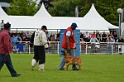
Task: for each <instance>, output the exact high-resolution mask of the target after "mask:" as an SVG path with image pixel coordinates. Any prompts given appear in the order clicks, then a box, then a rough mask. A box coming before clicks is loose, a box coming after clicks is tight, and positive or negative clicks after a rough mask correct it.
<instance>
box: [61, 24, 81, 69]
mask: <svg viewBox="0 0 124 82" xmlns="http://www.w3.org/2000/svg"><path fill="white" fill-rule="evenodd" d="M76 27H78V26H77V24H76V23H72V24H71V26H70V27H68V28H67V29H66V30H65V32H64V38H63V41H62V48H63V49H65V50H69V53H70V55H71V56H75V53H74V52H75V48H76V45H75V39H74V30H75V29H76ZM64 65H65V59H64V57H62V60H61V63H60V67H59V70H64ZM72 69H73V70H79V69H78V68H77V67H76V65H75V64H73V65H72Z"/></svg>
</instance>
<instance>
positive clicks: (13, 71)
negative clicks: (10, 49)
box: [6, 55, 17, 76]
mask: <svg viewBox="0 0 124 82" xmlns="http://www.w3.org/2000/svg"><path fill="white" fill-rule="evenodd" d="M6 66H7V68H8V69H9V71H10V73H11V75H12V76H16V75H17V73H16V71H15V70H14V68H13V65H12V60H11V57H10V55H8V61H7V62H6Z"/></svg>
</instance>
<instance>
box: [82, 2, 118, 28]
mask: <svg viewBox="0 0 124 82" xmlns="http://www.w3.org/2000/svg"><path fill="white" fill-rule="evenodd" d="M82 25H84V28H85V29H87V30H90V29H92V30H108V29H117V28H118V27H117V26H114V25H112V24H110V23H109V22H107V21H106V20H105V19H104V18H103V17H102V16H100V14H99V13H98V12H97V10H96V9H95V7H94V4H92V7H91V8H90V10H89V12H88V13H87V14H86V15H85V16H84V17H83V21H82Z"/></svg>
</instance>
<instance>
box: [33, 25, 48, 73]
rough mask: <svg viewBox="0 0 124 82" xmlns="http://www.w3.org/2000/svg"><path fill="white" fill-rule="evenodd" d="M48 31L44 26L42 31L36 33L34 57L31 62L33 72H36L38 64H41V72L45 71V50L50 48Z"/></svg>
mask: <svg viewBox="0 0 124 82" xmlns="http://www.w3.org/2000/svg"><path fill="white" fill-rule="evenodd" d="M46 31H47V27H46V26H45V25H43V26H42V27H41V29H39V30H37V31H36V32H35V33H34V41H33V43H34V57H33V59H32V61H31V65H32V70H34V67H35V65H36V63H37V62H39V71H44V65H45V58H46V57H45V48H48V42H47V37H46Z"/></svg>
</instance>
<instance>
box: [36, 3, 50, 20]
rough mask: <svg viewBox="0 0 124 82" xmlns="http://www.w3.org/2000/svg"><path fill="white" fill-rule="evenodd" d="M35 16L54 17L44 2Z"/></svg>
mask: <svg viewBox="0 0 124 82" xmlns="http://www.w3.org/2000/svg"><path fill="white" fill-rule="evenodd" d="M34 17H40V18H42V17H52V16H51V15H50V14H49V13H48V12H47V10H46V8H45V6H44V4H43V3H42V6H41V8H40V9H39V11H38V12H37V13H36V14H35V15H34Z"/></svg>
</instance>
